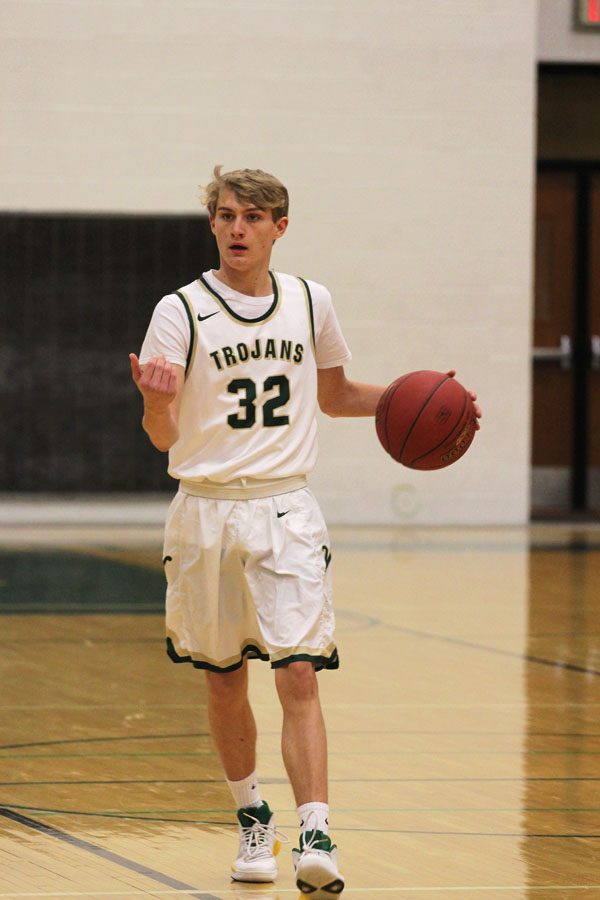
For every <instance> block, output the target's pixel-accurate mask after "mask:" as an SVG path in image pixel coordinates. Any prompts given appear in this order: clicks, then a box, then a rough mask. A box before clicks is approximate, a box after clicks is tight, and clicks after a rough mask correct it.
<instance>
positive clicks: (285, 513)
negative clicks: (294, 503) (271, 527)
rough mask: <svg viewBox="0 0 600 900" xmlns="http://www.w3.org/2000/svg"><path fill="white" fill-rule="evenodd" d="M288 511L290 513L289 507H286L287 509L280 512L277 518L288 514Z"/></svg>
mask: <svg viewBox="0 0 600 900" xmlns="http://www.w3.org/2000/svg"><path fill="white" fill-rule="evenodd" d="M288 513H289V509H286V511H285V512H282V513H280V512H278V513H277V518H278V519H280V518H281V517H282V516H287V514H288Z"/></svg>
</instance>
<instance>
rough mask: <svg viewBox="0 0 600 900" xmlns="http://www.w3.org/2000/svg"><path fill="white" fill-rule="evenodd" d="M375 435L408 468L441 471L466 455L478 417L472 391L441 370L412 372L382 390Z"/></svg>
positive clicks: (392, 455) (387, 450)
mask: <svg viewBox="0 0 600 900" xmlns="http://www.w3.org/2000/svg"><path fill="white" fill-rule="evenodd" d="M375 427H376V429H377V437H378V438H379V441H380V443H381V445H382V446H383V448H384V450H386V452H387V453H389V454H390V456H391V457H392V458H393V459H395V460H396V462H399V463H401V464H402V465H403V466H407V467H408V468H409V469H421V470H431V469H443V468H444V467H445V466H449V465H451V464H452V463H455V462H456V461H457V460H458V459H460V458H461V456H464V454H465V453H466V452H467V450H468V449H469V447H470V446H471V442H472V441H473V437H474V436H475V431H476V429H477V418H476V415H475V407H474V405H473V401H472V400H471V397H470V395H469V393H468V392H467V391H466V389H465V388H464V387H463V386H462V384H460V383H459V382H458V381H456V380H455V379H454V378H453V377H452V376H450V375H447V374H445V373H443V372H430V371H420V372H409V373H408V374H407V375H402V376H401V377H400V378H397V379H396V380H395V381H393V382H392V384H390V385H389V387H388V388H386V390H385V391H384V393H383V394H382V396H381V399H380V400H379V403H378V405H377V412H376V414H375Z"/></svg>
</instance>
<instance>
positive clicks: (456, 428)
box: [407, 394, 469, 468]
mask: <svg viewBox="0 0 600 900" xmlns="http://www.w3.org/2000/svg"><path fill="white" fill-rule="evenodd" d="M468 401H469V398H468V396H467V395H466V394H465V402H464V403H463V408H462V409H461V411H460V416H459V417H458V424H456V425H455V426H454V428H452V429H451V431H449V432H448V434H447V435H446V437H445V438H443V439H442V440H441V441H440V442H439V444H437V445H436V446H435V447H432V448H431V450H428V451H427V453H421V455H420V456H415V458H414V459H412V460H411V461H410V462H409V463H407V466H408V467H409V468H410V467H411V466H413V465H414V464H415V463H416V462H419V460H420V459H424V458H425V457H426V456H429V454H430V453H435V451H436V450H438V449H439V448H440V447H441V446H442V445H443V444H445V443H446V441H449V440H451V439H452V435H453V434H454V432H455V431H458V433H459V434H460V429H463V428H465V426H466V424H467V422H468V419H467V422H463V420H462V418H463V416H464V414H465V409H466V408H467V403H468Z"/></svg>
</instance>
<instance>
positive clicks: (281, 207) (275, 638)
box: [130, 167, 384, 900]
mask: <svg viewBox="0 0 600 900" xmlns="http://www.w3.org/2000/svg"><path fill="white" fill-rule="evenodd" d="M205 199H206V205H207V208H208V212H209V219H210V227H211V229H212V231H213V233H214V235H215V237H216V241H217V246H218V250H219V259H220V263H219V268H218V269H217V270H216V271H207V272H204V274H202V275H201V276H200V278H198V279H197V280H196V281H193V282H192V283H191V284H188V285H186V286H185V287H182V288H181V289H180V290H178V291H175V292H174V293H172V294H169V295H168V296H166V297H163V299H162V300H161V301H160V302H159V303H158V305H157V307H156V309H155V311H154V314H153V316H152V320H151V323H150V326H149V329H148V332H147V334H146V338H145V340H144V343H143V346H142V350H141V353H140V358H139V360H138V358H137V357H136V356H135V354H131V356H130V360H131V370H132V376H133V380H134V381H135V383H136V385H137V387H138V389H139V390H140V392H141V394H142V397H143V400H144V416H143V427H144V429H145V431H146V432H147V433H148V435H149V437H150V440H151V441H152V443H153V444H154V445H155V446H156V447H157V448H158V449H159V450H163V451H166V450H168V451H169V473H170V474H171V475H172V476H173V477H174V478H176V479H178V480H179V491H178V493H177V495H176V496H175V498H174V500H173V502H172V504H171V507H170V510H169V514H168V519H167V523H166V530H165V544H164V560H165V571H166V577H167V583H168V586H167V604H166V606H167V610H166V617H167V623H166V624H167V649H168V653H169V656H170V657H171V659H173V660H174V661H175V662H183V661H186V662H191V663H192V665H194V666H195V667H197V668H200V669H204V670H205V673H206V680H207V687H208V715H209V725H210V730H211V734H212V737H213V740H214V743H215V746H216V749H217V751H218V753H219V756H220V759H221V762H222V765H223V768H224V771H225V775H226V778H227V781H228V784H229V787H230V789H231V792H232V794H233V798H234V802H235V804H236V807H237V810H238V812H237V818H238V821H239V831H240V845H239V853H238V856H237V858H236V860H235V862H234V864H233V866H232V877H233V879H234V880H237V881H253V882H269V881H273V880H274V879H275V878H276V875H277V865H276V862H275V852H276V849H277V843H278V842H277V834H276V829H275V821H274V817H273V814H272V812H271V810H270V809H269V806H268V804H267V803H266V801H265V800H264V799H263V797H262V794H261V788H260V784H259V780H258V776H257V773H256V750H255V746H256V725H255V721H254V717H253V714H252V710H251V708H250V705H249V702H248V694H247V687H248V669H247V660H248V659H249V658H259V659H262V660H265V661H268V662H270V665H271V667H272V669H273V671H274V677H275V684H276V689H277V692H278V696H279V700H280V702H281V705H282V709H283V732H282V755H283V760H284V763H285V766H286V770H287V773H288V776H289V779H290V782H291V785H292V788H293V791H294V796H295V800H296V804H297V809H298V818H299V822H300V838H299V845H298V849H297V850H294V851H293V861H294V866H295V873H296V883H297V886H298V888H299V889H300V890H301V891H304V892H306V893H310V895H311V896H312V897H314V898H315V900H317V898H321V897H331V896H332V895H335V894H339V893H340V892H341V891H342V890H343V888H344V879H343V877H342V875H341V874H340V872H339V870H338V864H337V858H336V847H335V845H334V844H333V843H332V841H331V838H330V836H329V807H328V796H327V746H326V733H325V726H324V722H323V716H322V712H321V706H320V701H319V695H318V689H317V678H316V672H317V671H319V670H320V669H336V668H337V667H338V665H339V660H338V653H337V649H336V645H335V639H334V614H333V608H332V601H331V567H330V562H331V549H330V544H329V537H328V534H327V529H326V526H325V523H324V521H323V517H322V514H321V512H320V509H319V507H318V505H317V503H316V501H315V499H314V497H313V495H312V494H311V492H310V490H309V489H308V487H307V485H306V476H307V474H308V473H309V472H310V471H311V469H312V468H313V466H314V464H315V460H316V454H317V447H316V419H315V414H316V407H317V402H318V404H319V406H320V408H321V410H323V412H325V413H327V414H329V415H331V416H373V415H374V413H375V409H376V406H377V401H378V400H379V397H380V396H381V394H382V392H383V390H384V388H383V387H380V386H375V385H369V384H362V383H358V382H355V381H350V380H348V379H347V378H346V375H345V372H344V365H345V364H346V363H347V362H348V361H349V360H350V352H349V350H348V347H347V344H346V342H345V340H344V337H343V335H342V332H341V330H340V327H339V325H338V321H337V318H336V315H335V312H334V310H333V306H332V303H331V297H330V294H329V292H328V291H327V290H326V288H324V287H323V286H322V285H320V284H317V283H315V282H313V281H306V280H304V279H302V278H297V277H293V276H291V275H285V274H283V273H279V272H273V271H271V270H270V268H269V266H270V260H271V252H272V249H273V245H274V244H275V242H276V241H278V240H279V239H280V238H282V237H283V235H284V234H285V231H286V228H287V225H288V194H287V190H286V188H285V187H284V186H283V185H282V184H281V182H280V181H278V180H277V179H276V178H274V177H273V176H272V175H268V174H266V173H265V172H262V171H260V170H249V169H244V170H237V171H233V172H228V173H222V172H221V167H217V168H215V170H214V177H213V181H212V182H211V183H210V184H209V185H208V187H207V188H206V198H205Z"/></svg>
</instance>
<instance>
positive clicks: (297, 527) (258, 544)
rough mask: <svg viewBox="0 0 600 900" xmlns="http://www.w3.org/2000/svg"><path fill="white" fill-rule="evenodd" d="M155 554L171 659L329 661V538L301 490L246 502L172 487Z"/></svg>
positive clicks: (201, 664)
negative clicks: (161, 573) (162, 577)
mask: <svg viewBox="0 0 600 900" xmlns="http://www.w3.org/2000/svg"><path fill="white" fill-rule="evenodd" d="M163 555H164V564H165V573H166V577H167V602H166V627H167V649H168V653H169V656H170V657H171V659H173V660H174V661H175V662H191V663H192V664H193V665H194V666H195V667H197V668H201V669H211V670H213V671H217V672H228V671H232V670H233V669H237V668H239V667H240V666H241V665H242V662H243V658H244V656H248V657H259V658H260V659H264V660H268V661H270V663H271V666H272V667H273V668H275V667H278V666H283V665H287V664H288V663H290V662H293V661H294V660H309V661H311V662H312V663H313V664H314V666H315V668H316V669H317V670H319V669H322V668H327V669H337V668H338V666H339V660H338V654H337V649H336V646H335V643H334V636H333V633H334V624H335V623H334V614H333V607H332V601H331V593H332V590H331V567H330V562H331V549H330V544H329V536H328V534H327V527H326V525H325V521H324V519H323V515H322V513H321V510H320V508H319V505H318V503H317V501H316V500H315V498H314V496H313V495H312V493H311V491H310V490H309V489H308V488H301V489H300V490H294V491H291V492H290V493H286V494H279V495H278V496H275V497H265V498H261V499H251V500H225V499H208V498H205V497H197V496H193V495H192V494H187V493H184V492H183V491H181V490H180V491H179V493H177V494H176V496H175V498H174V499H173V502H172V503H171V506H170V509H169V514H168V517H167V523H166V529H165V543H164V554H163Z"/></svg>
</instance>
